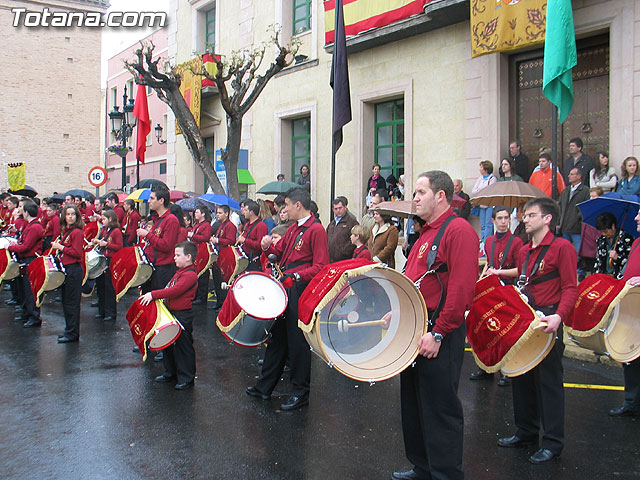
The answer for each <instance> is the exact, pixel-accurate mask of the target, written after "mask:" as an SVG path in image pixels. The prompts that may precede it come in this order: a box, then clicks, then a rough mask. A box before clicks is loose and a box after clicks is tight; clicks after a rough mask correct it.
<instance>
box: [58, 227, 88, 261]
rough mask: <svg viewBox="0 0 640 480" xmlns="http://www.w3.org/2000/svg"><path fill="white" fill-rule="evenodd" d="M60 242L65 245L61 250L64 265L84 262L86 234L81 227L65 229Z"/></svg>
mask: <svg viewBox="0 0 640 480" xmlns="http://www.w3.org/2000/svg"><path fill="white" fill-rule="evenodd" d="M60 243H61V244H62V245H64V248H63V249H62V251H61V252H60V261H61V262H62V264H63V265H71V264H72V263H84V234H83V233H82V230H81V229H80V228H75V227H74V228H72V229H71V230H66V229H65V231H64V233H63V234H62V238H61V239H60Z"/></svg>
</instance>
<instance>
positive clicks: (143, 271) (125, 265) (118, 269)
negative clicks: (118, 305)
mask: <svg viewBox="0 0 640 480" xmlns="http://www.w3.org/2000/svg"><path fill="white" fill-rule="evenodd" d="M110 268H111V277H112V281H113V288H114V290H115V292H116V300H118V301H119V300H120V298H121V297H122V296H123V295H124V294H125V293H126V292H127V290H129V288H131V287H137V286H139V285H142V284H143V283H145V282H146V281H147V280H149V279H150V278H151V275H152V274H153V266H152V265H151V262H149V259H148V258H147V256H146V255H145V254H144V251H143V250H142V248H140V247H139V246H133V247H124V248H121V249H120V250H118V251H117V252H116V253H114V254H113V256H112V257H111V264H110Z"/></svg>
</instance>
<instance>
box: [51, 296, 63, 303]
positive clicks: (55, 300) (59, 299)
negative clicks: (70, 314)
mask: <svg viewBox="0 0 640 480" xmlns="http://www.w3.org/2000/svg"><path fill="white" fill-rule="evenodd" d="M53 301H54V302H57V303H62V297H56V298H54V299H53Z"/></svg>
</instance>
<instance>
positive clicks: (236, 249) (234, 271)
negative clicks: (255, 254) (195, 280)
mask: <svg viewBox="0 0 640 480" xmlns="http://www.w3.org/2000/svg"><path fill="white" fill-rule="evenodd" d="M216 262H217V263H218V268H220V272H221V273H222V279H223V280H224V281H225V282H226V283H231V282H233V280H234V279H235V278H236V277H237V276H238V275H240V274H241V273H242V272H244V271H245V270H246V269H247V267H248V266H249V258H248V257H247V255H246V254H245V253H244V250H243V249H242V247H240V246H237V245H231V246H228V247H227V248H223V249H222V251H221V252H220V255H218V259H217V260H216Z"/></svg>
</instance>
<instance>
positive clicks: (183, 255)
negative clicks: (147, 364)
mask: <svg viewBox="0 0 640 480" xmlns="http://www.w3.org/2000/svg"><path fill="white" fill-rule="evenodd" d="M197 255H198V248H197V247H196V246H195V245H194V244H193V243H191V242H182V243H179V244H178V245H176V248H175V254H174V261H175V264H176V266H177V267H178V271H177V272H176V274H175V275H174V276H173V278H171V281H170V282H169V284H168V286H167V287H166V288H163V289H162V290H153V291H151V292H148V293H145V294H144V295H143V296H142V297H140V299H141V300H140V303H141V304H142V305H148V304H149V303H151V302H152V301H153V300H159V299H165V300H166V302H165V303H166V306H167V308H168V309H169V311H170V312H171V313H172V314H173V315H174V316H175V317H176V318H177V319H178V321H179V322H180V323H181V324H182V326H183V327H184V330H182V331H181V332H180V336H179V337H178V339H177V340H176V341H175V342H174V343H173V344H172V345H170V346H169V347H167V348H165V349H164V358H163V360H162V361H163V362H164V373H163V374H162V375H160V376H158V377H156V378H155V381H156V382H159V383H169V382H172V381H177V384H176V386H175V388H176V390H187V389H189V388H191V387H193V382H194V379H195V376H196V353H195V350H194V349H193V335H192V333H193V312H192V310H191V305H192V302H193V299H194V298H195V296H196V289H197V286H198V274H197V273H196V270H195V268H194V267H193V262H194V260H195V259H196V256H197Z"/></svg>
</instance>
